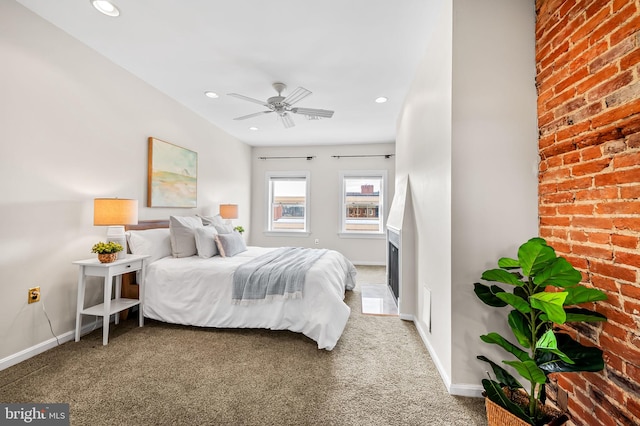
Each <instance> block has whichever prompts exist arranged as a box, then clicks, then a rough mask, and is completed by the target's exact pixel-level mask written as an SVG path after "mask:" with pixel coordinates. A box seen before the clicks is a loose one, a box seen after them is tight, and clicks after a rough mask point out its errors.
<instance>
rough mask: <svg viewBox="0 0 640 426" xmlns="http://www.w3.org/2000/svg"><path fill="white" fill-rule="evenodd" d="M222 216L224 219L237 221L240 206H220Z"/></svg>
mask: <svg viewBox="0 0 640 426" xmlns="http://www.w3.org/2000/svg"><path fill="white" fill-rule="evenodd" d="M220 216H221V217H222V218H223V219H237V218H238V205H237V204H220Z"/></svg>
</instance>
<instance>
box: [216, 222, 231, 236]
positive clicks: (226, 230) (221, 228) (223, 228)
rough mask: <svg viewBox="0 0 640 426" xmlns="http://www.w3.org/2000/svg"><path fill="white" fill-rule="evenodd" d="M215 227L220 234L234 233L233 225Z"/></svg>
mask: <svg viewBox="0 0 640 426" xmlns="http://www.w3.org/2000/svg"><path fill="white" fill-rule="evenodd" d="M213 227H214V228H216V231H218V234H230V233H232V232H233V225H217V224H214V225H213Z"/></svg>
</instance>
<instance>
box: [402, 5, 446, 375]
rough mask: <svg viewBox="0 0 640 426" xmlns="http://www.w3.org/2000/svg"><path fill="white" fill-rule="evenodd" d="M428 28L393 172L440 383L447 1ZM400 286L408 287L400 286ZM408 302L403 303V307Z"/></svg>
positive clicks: (418, 299)
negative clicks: (412, 231)
mask: <svg viewBox="0 0 640 426" xmlns="http://www.w3.org/2000/svg"><path fill="white" fill-rule="evenodd" d="M432 16H434V30H433V33H432V35H431V37H430V38H429V40H428V43H427V48H426V53H425V56H424V59H423V61H422V63H421V64H420V67H419V69H418V71H417V73H416V77H415V80H414V82H413V84H412V86H411V89H410V91H409V93H408V95H407V97H406V99H405V104H404V108H403V112H402V115H401V118H400V121H399V126H398V134H397V138H396V153H397V155H398V157H397V161H396V169H397V170H396V172H397V176H398V178H399V177H400V176H404V175H408V176H409V182H410V188H411V198H412V200H413V208H414V212H413V213H414V218H415V226H416V236H415V245H416V247H415V260H416V262H415V266H416V268H417V271H416V274H415V277H417V280H416V282H414V283H413V285H414V291H413V292H404V293H405V294H406V293H412V294H415V295H416V300H415V301H414V307H415V312H416V314H417V315H416V323H417V325H418V326H419V327H421V329H422V330H423V332H426V331H424V330H426V328H427V327H426V324H425V321H424V318H423V317H422V312H423V308H424V307H423V306H422V299H423V294H424V287H425V286H426V287H427V288H429V289H430V291H431V297H432V304H431V306H432V310H431V318H432V323H431V333H429V335H428V344H429V345H430V346H431V348H432V353H433V352H435V353H434V354H433V355H434V356H433V359H434V361H435V362H436V364H437V365H438V368H439V371H440V373H441V374H442V375H443V380H444V381H445V383H449V382H450V377H451V369H452V366H451V340H452V336H451V316H452V306H451V103H452V99H451V96H452V95H451V84H452V83H451V80H452V75H451V66H452V26H451V22H452V8H451V1H440V2H438V3H437V5H436V6H435V7H434V11H433V15H432ZM404 285H409V283H408V282H405V283H404ZM405 303H410V302H409V301H407V300H404V299H403V304H405Z"/></svg>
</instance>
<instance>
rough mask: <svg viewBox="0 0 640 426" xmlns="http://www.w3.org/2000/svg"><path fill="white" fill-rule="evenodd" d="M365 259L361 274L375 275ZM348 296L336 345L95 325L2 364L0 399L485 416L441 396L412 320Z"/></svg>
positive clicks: (298, 413) (358, 421) (417, 419)
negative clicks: (74, 338) (365, 310)
mask: <svg viewBox="0 0 640 426" xmlns="http://www.w3.org/2000/svg"><path fill="white" fill-rule="evenodd" d="M368 268H371V267H368ZM368 268H359V270H360V271H361V274H360V275H359V282H367V283H370V282H372V280H371V276H370V275H371V274H373V275H376V274H377V275H379V274H380V272H379V271H375V270H373V269H372V270H368ZM382 273H384V270H383V272H382ZM373 282H375V280H373ZM346 302H347V303H348V304H349V305H350V306H351V309H352V311H351V318H350V319H349V323H348V324H347V327H346V329H345V332H344V334H343V336H342V338H341V340H340V341H339V342H338V345H337V347H336V348H335V349H334V350H333V351H331V352H327V351H323V350H318V349H317V346H316V345H315V342H313V341H311V340H310V339H308V338H306V337H304V336H302V335H299V334H295V333H290V332H283V331H278V332H276V331H266V330H218V329H201V328H191V327H182V326H174V325H168V324H163V323H159V322H154V321H148V322H147V324H146V326H145V327H143V328H138V327H136V326H135V325H136V324H135V321H133V320H128V321H126V322H125V323H124V324H121V325H119V326H114V327H113V328H112V331H111V334H110V339H109V345H108V346H106V347H103V346H102V344H101V339H102V335H101V330H96V331H94V332H93V333H91V334H89V335H87V336H84V337H83V338H82V340H81V341H80V342H79V343H75V342H68V343H65V344H63V345H62V346H60V347H57V348H55V349H53V350H50V351H48V352H46V353H44V354H41V355H39V356H36V357H34V358H31V359H29V360H27V361H25V362H22V363H20V364H18V365H16V366H14V367H11V368H9V369H6V370H4V371H0V401H1V402H5V403H6V402H44V403H53V402H67V403H69V404H70V407H71V408H70V410H71V415H70V417H71V424H72V425H125V424H130V425H171V424H173V425H461V426H462V425H463V426H471V425H485V424H486V420H485V415H484V408H483V401H482V400H480V399H475V398H461V397H453V396H450V395H449V394H447V392H446V391H445V388H444V386H443V384H442V381H441V379H440V376H439V375H438V374H437V372H436V369H435V367H434V365H433V363H432V361H431V359H430V357H429V354H428V352H427V351H426V349H425V348H424V346H423V344H422V343H421V341H420V337H419V335H418V333H417V331H416V329H415V327H414V326H413V324H412V323H409V322H404V321H402V320H400V319H398V317H385V316H370V315H363V314H361V313H360V312H361V306H360V294H359V292H358V288H356V290H355V291H354V292H348V293H347V297H346Z"/></svg>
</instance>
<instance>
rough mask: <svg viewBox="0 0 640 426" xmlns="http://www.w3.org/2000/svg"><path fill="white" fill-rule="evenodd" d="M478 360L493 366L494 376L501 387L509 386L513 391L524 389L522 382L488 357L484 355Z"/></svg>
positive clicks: (479, 356)
mask: <svg viewBox="0 0 640 426" xmlns="http://www.w3.org/2000/svg"><path fill="white" fill-rule="evenodd" d="M477 358H478V359H479V360H480V361H484V362H486V363H488V364H489V365H491V369H492V370H493V374H495V375H496V379H498V381H499V382H500V385H504V386H508V387H510V388H511V389H514V388H521V387H522V385H521V384H520V382H518V381H517V380H516V378H515V377H513V376H512V375H511V374H510V373H509V372H508V371H507V370H505V369H504V368H502V367H500V366H499V365H498V364H496V363H495V362H493V361H491V360H490V359H489V358H487V357H485V356H483V355H478V356H477Z"/></svg>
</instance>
